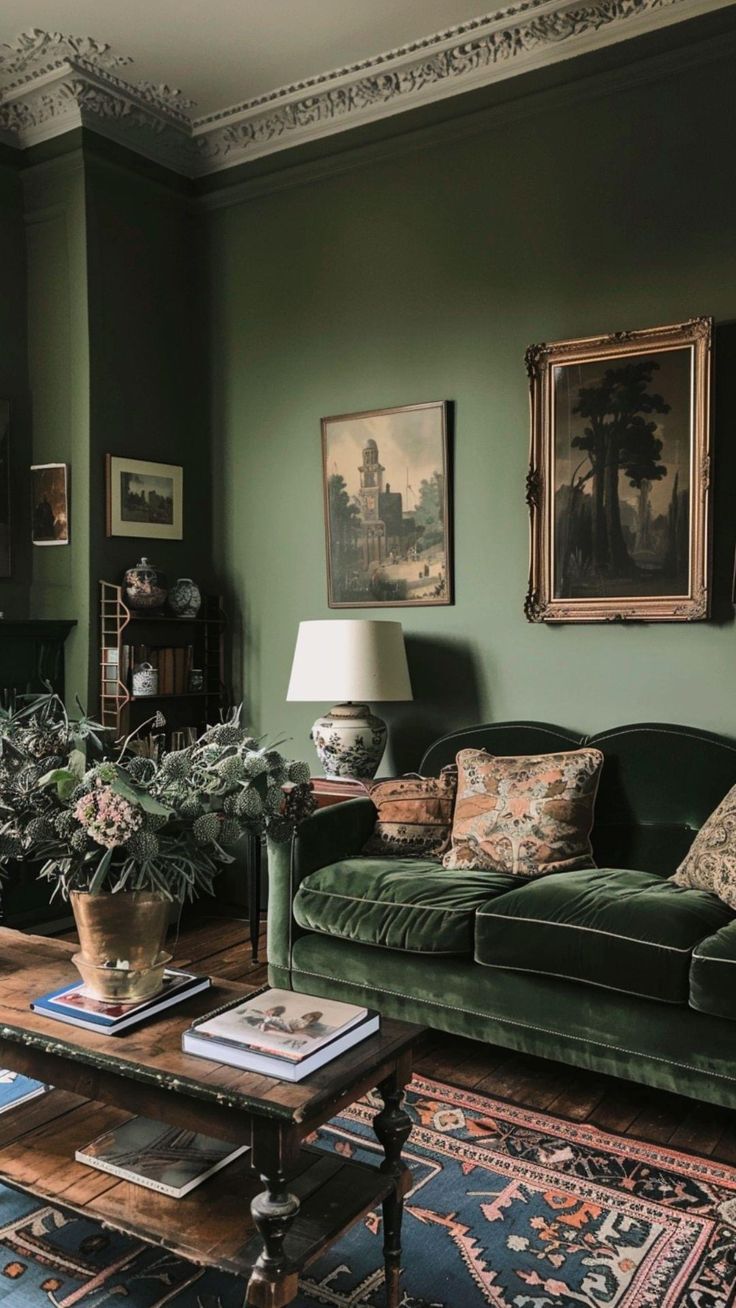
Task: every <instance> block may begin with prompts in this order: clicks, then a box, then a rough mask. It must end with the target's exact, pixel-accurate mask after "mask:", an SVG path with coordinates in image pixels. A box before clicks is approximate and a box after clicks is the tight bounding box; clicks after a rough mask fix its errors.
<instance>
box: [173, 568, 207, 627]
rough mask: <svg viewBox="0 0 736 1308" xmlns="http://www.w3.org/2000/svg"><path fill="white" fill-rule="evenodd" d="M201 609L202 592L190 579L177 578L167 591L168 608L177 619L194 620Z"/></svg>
mask: <svg viewBox="0 0 736 1308" xmlns="http://www.w3.org/2000/svg"><path fill="white" fill-rule="evenodd" d="M201 607H202V592H201V590H200V589H199V586H198V585H197V583H196V582H195V581H192V579H191V577H179V578H178V580H177V581H175V582H174V584H173V586H172V587H171V589H170V591H169V608H170V609H171V612H172V613H175V614H176V616H177V618H196V616H197V614H198V613H199V610H200V609H201Z"/></svg>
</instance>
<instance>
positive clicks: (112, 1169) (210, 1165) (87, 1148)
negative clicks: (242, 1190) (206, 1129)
mask: <svg viewBox="0 0 736 1308" xmlns="http://www.w3.org/2000/svg"><path fill="white" fill-rule="evenodd" d="M247 1150H248V1145H233V1144H232V1143H230V1142H229V1141H226V1140H215V1139H213V1138H212V1136H209V1135H201V1134H199V1133H198V1132H195V1131H183V1130H181V1128H180V1127H178V1126H166V1125H165V1124H164V1123H163V1122H154V1121H151V1119H150V1118H148V1117H131V1118H130V1120H129V1121H127V1122H123V1124H122V1126H115V1127H113V1128H112V1129H111V1130H110V1131H105V1132H103V1134H102V1135H98V1136H97V1138H96V1139H95V1140H92V1141H90V1143H89V1144H88V1145H83V1146H82V1148H81V1149H77V1150H76V1151H75V1154H74V1157H75V1158H76V1160H77V1162H78V1163H85V1164H86V1165H87V1167H96V1168H97V1170H98V1171H100V1172H109V1173H110V1175H111V1176H119V1177H120V1178H121V1179H122V1180H123V1181H132V1183H133V1184H134V1185H143V1186H145V1187H146V1189H147V1190H157V1191H158V1192H159V1194H166V1195H169V1197H170V1198H171V1199H181V1198H182V1197H183V1196H184V1195H185V1194H189V1191H190V1190H193V1189H194V1188H195V1186H198V1185H201V1184H202V1182H203V1181H206V1180H207V1179H208V1177H210V1176H214V1174H215V1172H219V1171H220V1170H221V1169H222V1168H223V1167H227V1165H228V1163H231V1162H232V1161H233V1159H235V1158H238V1157H239V1156H240V1155H241V1154H244V1153H246V1152H247Z"/></svg>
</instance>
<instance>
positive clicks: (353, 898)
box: [299, 882, 491, 917]
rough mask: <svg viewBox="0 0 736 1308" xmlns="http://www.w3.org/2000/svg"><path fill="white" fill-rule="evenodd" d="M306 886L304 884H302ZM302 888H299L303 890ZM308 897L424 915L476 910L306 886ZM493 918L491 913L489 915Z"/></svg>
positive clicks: (472, 911)
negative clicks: (373, 897) (312, 896)
mask: <svg viewBox="0 0 736 1308" xmlns="http://www.w3.org/2000/svg"><path fill="white" fill-rule="evenodd" d="M302 886H304V882H302ZM302 886H300V887H299V889H300V890H301V888H302ZM304 890H305V892H306V893H307V894H308V895H327V897H328V899H348V900H350V903H351V904H380V906H381V908H418V909H419V910H420V911H421V912H422V913H474V912H475V911H476V910H475V909H474V908H441V907H438V906H437V905H435V904H399V903H398V902H397V901H396V900H393V899H364V898H363V896H362V895H340V894H338V893H337V891H335V890H316V889H315V888H314V887H313V886H304ZM487 916H488V917H490V916H491V914H490V913H488V914H487Z"/></svg>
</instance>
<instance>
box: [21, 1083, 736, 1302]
mask: <svg viewBox="0 0 736 1308" xmlns="http://www.w3.org/2000/svg"><path fill="white" fill-rule="evenodd" d="M376 1107H377V1105H375V1104H372V1103H370V1102H368V1101H363V1102H361V1103H359V1104H356V1105H354V1106H353V1107H352V1108H350V1109H348V1110H347V1111H346V1112H344V1113H342V1114H341V1115H340V1117H338V1118H336V1119H335V1120H334V1121H333V1122H331V1123H330V1124H329V1126H327V1127H325V1128H324V1129H323V1130H322V1131H320V1133H319V1137H318V1138H317V1143H318V1144H319V1145H320V1146H322V1147H324V1148H325V1149H335V1150H338V1151H339V1152H340V1153H343V1154H346V1155H350V1156H357V1157H361V1158H364V1159H366V1160H373V1161H378V1153H377V1145H376V1142H375V1140H374V1137H373V1135H372V1130H371V1122H372V1118H373V1116H374V1115H375V1112H376ZM408 1107H409V1110H410V1112H411V1115H412V1118H413V1119H414V1123H415V1125H414V1131H413V1134H412V1136H411V1139H410V1140H409V1143H408V1145H407V1148H406V1158H407V1161H408V1163H409V1164H410V1166H411V1168H412V1172H413V1175H414V1185H413V1189H412V1191H411V1193H410V1195H409V1196H408V1198H407V1201H406V1213H405V1224H404V1267H405V1272H404V1277H403V1282H402V1284H403V1290H404V1298H403V1304H402V1308H482V1306H483V1305H488V1304H490V1305H493V1308H729V1306H730V1305H731V1304H732V1303H733V1302H734V1299H735V1298H736V1170H735V1169H733V1168H730V1167H727V1166H724V1165H720V1164H717V1163H713V1162H710V1161H708V1160H707V1159H699V1158H695V1157H693V1156H691V1155H687V1154H682V1153H676V1152H673V1151H672V1150H669V1149H667V1148H660V1147H658V1146H655V1145H651V1144H642V1143H639V1142H637V1141H635V1140H631V1139H628V1138H623V1137H620V1136H616V1135H611V1134H607V1133H605V1132H603V1131H600V1130H598V1129H597V1128H595V1127H592V1126H588V1125H578V1124H574V1123H570V1122H567V1121H563V1120H561V1119H559V1118H555V1117H550V1116H546V1115H544V1114H543V1113H538V1112H532V1111H529V1110H527V1109H523V1108H516V1107H513V1106H512V1105H509V1104H506V1103H501V1102H499V1101H497V1100H494V1099H491V1098H489V1097H488V1096H486V1095H481V1094H473V1093H471V1092H467V1091H463V1090H457V1089H453V1088H452V1087H450V1086H447V1085H443V1084H440V1083H439V1082H435V1081H428V1080H424V1079H422V1078H415V1080H414V1082H413V1085H412V1093H411V1094H410V1095H409V1096H408ZM242 1302H243V1283H242V1282H240V1281H237V1280H235V1279H234V1278H232V1277H228V1276H225V1275H223V1274H220V1273H217V1272H213V1271H209V1270H204V1271H203V1270H201V1269H199V1268H196V1267H193V1266H192V1265H190V1264H188V1263H185V1262H183V1261H182V1260H181V1259H178V1258H175V1257H173V1256H171V1255H169V1254H167V1253H165V1252H162V1251H161V1250H160V1249H155V1248H151V1247H149V1246H146V1245H143V1244H141V1243H139V1242H138V1241H135V1240H133V1239H130V1238H127V1237H125V1236H121V1235H116V1234H115V1233H113V1232H110V1231H107V1230H104V1229H103V1228H102V1227H101V1226H99V1225H98V1224H96V1223H95V1222H92V1221H88V1220H84V1219H81V1218H79V1217H75V1216H73V1215H71V1214H64V1213H63V1212H61V1211H58V1210H55V1209H52V1208H49V1207H47V1206H41V1205H39V1203H38V1201H37V1200H34V1199H31V1198H28V1197H26V1196H24V1195H20V1194H18V1193H15V1192H13V1191H11V1190H9V1189H6V1188H4V1187H0V1308H76V1305H79V1308H101V1306H102V1305H103V1304H105V1305H110V1306H111V1308H118V1306H119V1308H163V1305H165V1304H166V1305H171V1306H172V1308H241V1305H242ZM317 1305H328V1306H329V1308H382V1305H383V1274H382V1256H381V1220H380V1215H379V1214H371V1215H370V1216H369V1217H368V1218H367V1219H366V1220H365V1221H364V1222H362V1223H361V1224H359V1225H358V1226H356V1227H355V1228H354V1229H353V1230H352V1231H351V1232H350V1233H349V1234H348V1235H347V1236H346V1237H345V1238H344V1239H343V1240H341V1242H340V1243H339V1244H338V1245H337V1246H336V1247H335V1248H333V1249H332V1250H331V1252H330V1253H329V1254H327V1255H326V1256H325V1257H324V1258H323V1259H322V1260H321V1261H320V1262H319V1263H318V1264H315V1265H314V1266H313V1267H312V1268H311V1269H310V1271H309V1274H308V1275H307V1277H306V1279H305V1280H304V1281H303V1282H302V1288H301V1294H300V1297H299V1300H298V1308H317Z"/></svg>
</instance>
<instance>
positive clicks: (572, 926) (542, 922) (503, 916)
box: [475, 909, 693, 954]
mask: <svg viewBox="0 0 736 1308" xmlns="http://www.w3.org/2000/svg"><path fill="white" fill-rule="evenodd" d="M475 916H476V917H496V918H498V920H499V921H500V922H534V923H535V924H536V925H537V926H545V927H547V926H556V927H567V929H568V930H569V931H592V932H594V933H595V934H596V935H597V936H612V937H613V939H614V940H628V941H630V943H631V944H632V945H650V946H651V948H652V949H669V951H670V953H672V954H689V953H690V952H691V951H692V948H693V947H692V945H685V946H684V948H681V947H680V946H679V945H660V944H659V942H658V941H656V940H642V939H641V938H640V937H639V936H622V935H619V933H618V931H603V930H602V929H601V928H600V927H586V926H578V925H577V924H576V923H575V922H548V921H547V920H546V919H545V918H543V917H513V916H512V915H511V914H510V913H481V911H480V909H479V910H478V911H477V912H476V914H475Z"/></svg>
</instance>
